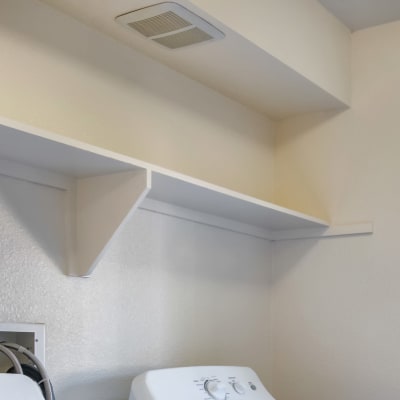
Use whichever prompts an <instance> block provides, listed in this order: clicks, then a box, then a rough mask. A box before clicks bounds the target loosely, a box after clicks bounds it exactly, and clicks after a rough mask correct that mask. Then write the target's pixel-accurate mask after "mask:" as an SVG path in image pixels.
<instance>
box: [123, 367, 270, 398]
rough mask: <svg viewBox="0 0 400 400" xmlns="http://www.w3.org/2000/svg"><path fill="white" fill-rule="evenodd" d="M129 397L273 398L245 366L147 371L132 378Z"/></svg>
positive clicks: (255, 375)
mask: <svg viewBox="0 0 400 400" xmlns="http://www.w3.org/2000/svg"><path fill="white" fill-rule="evenodd" d="M129 400H274V398H273V397H272V396H271V395H270V394H269V393H268V391H267V389H265V387H264V385H263V384H262V382H261V381H260V379H259V378H258V376H257V374H256V373H255V372H254V371H253V370H252V369H250V368H247V367H233V366H209V367H203V366H201V367H200V366H199V367H184V368H168V369H159V370H154V371H148V372H145V373H143V374H141V375H138V376H137V377H136V378H135V379H134V380H133V382H132V386H131V391H130V396H129Z"/></svg>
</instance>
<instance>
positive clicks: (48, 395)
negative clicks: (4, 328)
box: [3, 343, 53, 400]
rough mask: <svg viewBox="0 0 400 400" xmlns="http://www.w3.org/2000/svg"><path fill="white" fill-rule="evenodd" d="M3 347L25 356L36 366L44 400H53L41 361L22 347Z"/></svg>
mask: <svg viewBox="0 0 400 400" xmlns="http://www.w3.org/2000/svg"><path fill="white" fill-rule="evenodd" d="M3 347H8V348H9V349H13V350H16V351H18V352H20V353H22V354H23V355H25V356H26V357H28V358H29V359H30V360H31V361H33V363H34V364H35V365H36V366H37V368H38V370H39V373H40V375H42V378H43V385H44V390H45V393H46V400H53V394H52V391H51V386H50V379H49V376H48V375H47V372H46V370H45V368H44V366H43V364H42V363H41V361H40V360H39V359H38V358H37V357H36V356H35V355H34V354H33V353H31V352H30V351H29V350H28V349H26V348H25V347H22V346H20V345H18V344H15V343H3ZM14 357H15V356H14ZM20 367H21V366H20ZM21 373H22V372H21Z"/></svg>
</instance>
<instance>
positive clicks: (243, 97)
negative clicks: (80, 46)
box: [42, 0, 400, 120]
mask: <svg viewBox="0 0 400 400" xmlns="http://www.w3.org/2000/svg"><path fill="white" fill-rule="evenodd" d="M42 1H43V2H44V3H47V4H49V5H50V6H53V7H55V8H57V9H59V10H60V11H62V12H63V13H66V14H69V15H71V16H72V17H74V18H76V19H78V20H80V21H82V22H83V23H84V24H86V25H89V26H91V27H93V28H95V29H97V30H98V31H100V32H103V33H105V34H107V35H108V36H111V37H113V38H114V39H116V40H118V41H119V42H122V43H124V44H126V45H128V46H130V47H132V48H133V49H135V50H138V51H140V52H142V53H144V54H146V55H148V56H149V57H152V58H153V59H155V60H157V61H159V62H161V63H163V64H165V65H167V66H169V67H171V68H172V69H174V70H176V71H178V72H180V73H182V74H184V75H186V76H188V77H189V78H191V79H193V80H196V81H198V82H200V83H202V84H204V85H206V86H208V87H210V88H212V89H213V90H216V91H218V92H219V93H221V94H223V95H225V96H227V97H229V98H231V99H233V100H236V101H238V102H239V103H242V104H244V105H246V106H248V107H250V108H252V109H254V110H257V111H259V112H261V113H263V114H265V115H267V116H269V117H270V118H272V119H278V120H279V119H283V118H286V117H290V116H293V115H296V114H302V113H307V112H312V111H317V110H318V111H324V110H332V109H340V108H345V107H346V106H347V104H345V103H343V102H342V101H341V100H340V99H338V98H337V97H334V96H333V95H332V94H330V93H328V92H327V91H325V90H324V89H322V88H321V87H319V86H318V85H317V84H315V83H313V82H311V81H310V80H308V79H307V78H306V77H304V76H303V75H301V74H300V73H299V72H297V71H295V70H293V69H291V68H290V67H289V66H288V65H286V64H284V63H283V62H281V61H279V60H278V59H277V58H275V57H273V56H272V55H270V54H269V53H268V52H266V51H264V50H263V49H261V48H260V47H258V46H257V45H256V44H255V43H253V42H251V41H249V40H247V39H246V38H244V37H243V36H242V35H240V34H239V33H238V32H236V31H234V30H232V29H230V28H229V27H228V26H226V25H224V24H223V23H221V21H219V20H217V19H216V18H214V17H213V16H212V15H208V14H205V13H204V11H203V10H201V9H199V8H196V7H194V6H193V4H191V3H190V2H189V0H180V1H179V3H180V4H182V5H183V6H185V5H186V6H187V8H189V9H191V10H192V11H193V12H195V13H197V14H198V15H199V16H200V17H202V18H203V19H205V20H208V21H209V22H210V23H211V24H213V25H214V26H216V27H217V28H218V29H219V30H221V31H223V32H224V33H225V38H224V39H223V40H220V41H214V42H211V43H207V44H198V45H194V46H189V47H186V48H185V49H184V51H180V50H179V51H170V50H166V49H164V48H163V47H162V46H159V45H157V44H155V43H150V42H152V41H149V40H146V39H144V38H143V37H142V36H141V35H139V34H136V33H135V32H134V31H133V30H132V29H128V28H126V27H124V26H121V25H120V24H118V23H116V21H115V17H116V16H118V15H122V14H125V13H127V12H130V11H132V10H133V9H138V8H142V7H146V6H148V5H150V4H153V3H154V0H153V1H152V0H112V1H111V0H110V1H102V2H99V0H85V1H82V0H42ZM293 1H298V0H293ZM319 1H320V2H321V4H323V5H324V6H325V7H326V8H328V9H329V10H331V12H333V13H334V14H335V15H337V17H338V18H339V19H341V20H342V21H343V22H344V23H345V24H346V25H347V26H348V27H349V28H350V29H351V30H355V29H360V27H366V26H370V25H375V24H380V23H382V22H386V21H387V20H393V19H397V18H400V0H319Z"/></svg>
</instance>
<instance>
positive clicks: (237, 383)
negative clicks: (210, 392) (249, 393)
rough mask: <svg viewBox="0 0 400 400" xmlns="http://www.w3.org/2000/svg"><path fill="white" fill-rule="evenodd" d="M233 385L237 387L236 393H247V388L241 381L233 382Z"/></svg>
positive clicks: (234, 387)
mask: <svg viewBox="0 0 400 400" xmlns="http://www.w3.org/2000/svg"><path fill="white" fill-rule="evenodd" d="M232 386H233V389H235V392H236V393H239V394H245V393H246V389H245V388H244V386H243V385H242V384H241V383H240V382H233V383H232Z"/></svg>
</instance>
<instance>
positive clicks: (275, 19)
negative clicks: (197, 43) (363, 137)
mask: <svg viewBox="0 0 400 400" xmlns="http://www.w3.org/2000/svg"><path fill="white" fill-rule="evenodd" d="M191 3H193V4H195V5H198V6H199V8H201V9H202V10H204V11H206V12H208V13H209V14H210V15H212V16H213V17H215V18H217V19H218V20H220V21H221V22H222V23H225V24H226V25H227V26H229V27H230V28H231V29H233V30H235V31H237V32H238V33H239V34H241V35H242V36H244V37H245V38H247V39H249V40H250V41H251V42H253V43H255V44H256V45H257V46H259V47H260V48H262V49H263V50H265V51H266V52H268V53H269V54H271V55H272V56H273V57H276V58H277V59H278V60H280V61H282V62H283V63H284V64H286V65H288V66H289V67H290V68H293V69H294V70H295V71H297V72H298V73H299V74H301V75H303V76H305V77H306V78H308V79H309V80H310V81H312V82H314V83H315V84H316V85H318V86H320V87H321V88H323V89H325V90H326V91H327V92H328V93H330V94H332V95H333V96H335V97H337V98H338V99H340V100H342V101H343V102H344V103H348V104H349V103H350V100H351V98H350V97H351V96H350V87H351V83H350V52H351V37H350V32H349V30H348V29H347V28H346V27H345V26H344V25H343V24H341V23H340V22H339V21H338V20H337V19H336V18H335V17H333V16H332V15H331V14H330V13H329V12H328V11H327V10H326V9H325V8H324V7H322V6H321V4H320V3H319V2H318V1H317V0H296V1H293V0H251V7H246V8H244V2H243V1H241V0H218V1H214V0H191Z"/></svg>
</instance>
